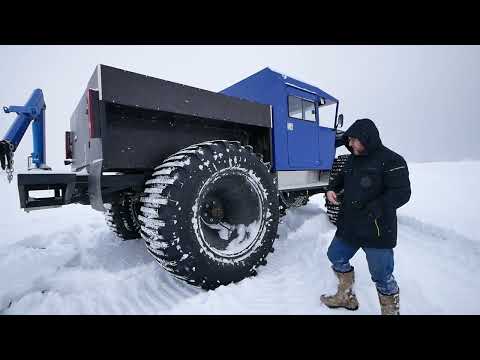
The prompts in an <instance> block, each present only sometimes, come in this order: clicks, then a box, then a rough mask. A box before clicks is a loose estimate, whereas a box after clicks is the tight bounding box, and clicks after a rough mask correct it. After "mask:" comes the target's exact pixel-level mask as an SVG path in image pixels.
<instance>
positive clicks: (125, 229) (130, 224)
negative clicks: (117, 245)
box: [105, 194, 141, 240]
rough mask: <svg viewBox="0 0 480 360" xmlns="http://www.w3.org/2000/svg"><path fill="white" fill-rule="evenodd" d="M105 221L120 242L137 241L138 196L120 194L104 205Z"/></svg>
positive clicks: (138, 233)
mask: <svg viewBox="0 0 480 360" xmlns="http://www.w3.org/2000/svg"><path fill="white" fill-rule="evenodd" d="M105 208H106V209H107V211H106V212H105V220H106V222H107V225H108V227H110V229H111V230H112V231H113V232H114V233H115V234H117V236H118V237H119V238H120V239H122V240H133V239H139V238H141V236H140V222H139V220H138V215H139V213H140V199H139V197H138V196H134V195H128V194H121V195H119V196H118V197H117V198H116V199H114V200H113V201H112V202H111V203H109V204H105Z"/></svg>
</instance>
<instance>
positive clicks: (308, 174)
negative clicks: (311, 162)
mask: <svg viewBox="0 0 480 360" xmlns="http://www.w3.org/2000/svg"><path fill="white" fill-rule="evenodd" d="M277 176H278V190H280V191H281V190H284V191H285V190H299V189H310V188H318V187H322V186H326V185H328V179H329V172H323V171H322V172H321V171H318V170H309V171H278V172H277Z"/></svg>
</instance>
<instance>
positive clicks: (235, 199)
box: [139, 141, 279, 289]
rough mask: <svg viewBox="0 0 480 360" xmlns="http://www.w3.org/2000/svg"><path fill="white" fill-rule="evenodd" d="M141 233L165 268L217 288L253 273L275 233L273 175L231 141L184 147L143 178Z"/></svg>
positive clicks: (275, 213)
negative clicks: (145, 179) (151, 174)
mask: <svg viewBox="0 0 480 360" xmlns="http://www.w3.org/2000/svg"><path fill="white" fill-rule="evenodd" d="M141 202H142V207H141V215H140V216H139V219H140V221H141V223H142V226H141V235H142V237H143V239H144V240H145V243H146V246H147V249H148V251H149V252H150V253H151V254H152V255H153V257H154V258H155V259H156V260H157V261H158V262H159V263H160V264H161V265H162V267H163V268H164V269H166V270H167V271H169V272H170V273H172V274H173V275H175V276H176V277H178V278H180V279H183V280H185V281H187V282H189V283H190V284H192V285H196V286H200V287H202V288H204V289H215V288H216V287H218V286H220V285H227V284H229V283H231V282H237V281H240V280H242V279H244V278H245V277H248V276H251V275H254V274H256V270H255V269H256V268H257V267H258V266H259V265H264V264H266V256H267V255H268V254H269V252H271V251H272V246H273V242H274V240H275V238H276V234H277V227H278V219H279V213H278V211H279V209H278V208H279V204H278V195H277V189H276V184H275V180H274V178H273V177H272V176H271V174H270V172H269V169H268V168H267V166H265V164H264V163H263V162H262V161H261V160H260V158H259V157H257V156H256V155H255V154H254V153H253V152H252V151H251V149H247V148H246V147H243V146H241V145H240V144H239V143H237V142H227V141H211V142H205V143H201V144H197V145H192V146H189V147H188V148H185V149H183V150H180V151H178V152H177V153H175V154H173V155H172V156H170V157H169V158H167V159H166V160H165V161H164V162H163V163H162V164H161V165H160V166H158V167H156V168H155V172H154V174H153V176H152V178H151V179H150V180H148V181H147V182H146V187H145V194H144V196H143V197H142V199H141Z"/></svg>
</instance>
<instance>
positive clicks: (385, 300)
mask: <svg viewBox="0 0 480 360" xmlns="http://www.w3.org/2000/svg"><path fill="white" fill-rule="evenodd" d="M344 139H345V146H346V147H347V149H348V150H349V151H350V152H351V153H352V154H353V156H350V157H349V158H348V160H347V162H346V163H345V166H344V168H343V171H342V172H341V173H339V174H338V176H337V177H336V178H335V180H334V181H333V182H332V183H331V184H330V185H329V188H328V191H327V199H328V201H330V202H332V203H334V204H338V202H337V193H338V192H339V191H340V190H341V189H344V195H343V201H342V204H341V206H340V211H339V214H338V218H337V231H336V233H335V237H334V238H333V240H332V243H331V244H330V247H329V248H328V252H327V256H328V259H329V260H330V262H331V263H332V269H333V271H334V273H335V275H336V276H337V278H338V280H339V284H338V289H337V293H336V294H335V295H332V296H326V295H322V296H321V301H322V302H323V303H324V304H325V305H326V306H328V307H330V308H338V307H342V308H346V309H349V310H357V309H358V301H357V297H356V296H355V293H354V291H353V283H354V278H355V277H354V268H353V266H351V265H350V262H349V261H350V259H351V258H352V257H353V256H354V255H355V253H356V252H357V251H358V249H360V248H362V249H363V251H364V252H365V254H366V256H367V262H368V269H369V270H370V275H371V278H372V280H373V281H374V283H375V285H376V288H377V292H378V297H379V301H380V307H381V313H382V315H384V314H385V315H399V314H400V290H399V288H398V285H397V282H396V280H395V278H394V276H393V264H394V260H393V248H394V247H395V246H396V244H397V214H396V209H397V208H399V207H401V206H402V205H404V204H406V203H407V202H408V200H409V199H410V194H411V190H410V180H409V173H408V167H407V163H406V162H405V160H404V159H403V157H402V156H400V155H398V154H397V153H395V152H393V151H392V150H390V149H388V148H387V147H385V146H384V145H383V144H382V142H381V140H380V136H379V133H378V129H377V127H376V126H375V124H374V123H373V121H372V120H370V119H360V120H357V121H355V122H354V123H353V125H352V126H350V128H349V129H348V130H347V131H346V132H345V134H344Z"/></svg>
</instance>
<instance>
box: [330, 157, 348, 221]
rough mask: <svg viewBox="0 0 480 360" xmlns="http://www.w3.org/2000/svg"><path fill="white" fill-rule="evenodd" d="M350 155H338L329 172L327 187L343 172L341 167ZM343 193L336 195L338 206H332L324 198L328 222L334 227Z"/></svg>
mask: <svg viewBox="0 0 480 360" xmlns="http://www.w3.org/2000/svg"><path fill="white" fill-rule="evenodd" d="M349 156H350V155H339V156H338V157H337V158H336V159H335V160H334V161H333V164H332V169H331V170H330V178H329V180H328V183H329V185H330V184H331V183H332V182H333V180H334V179H335V178H336V177H337V176H338V174H339V173H340V172H341V171H343V167H344V166H345V163H346V162H347V160H348V157H349ZM342 199H343V193H340V194H337V202H338V203H339V204H338V205H334V204H332V203H331V202H329V201H328V200H327V197H326V196H325V207H326V208H327V216H328V219H329V220H330V222H331V223H332V224H334V225H336V224H337V218H338V213H339V211H340V205H341V204H342Z"/></svg>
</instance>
